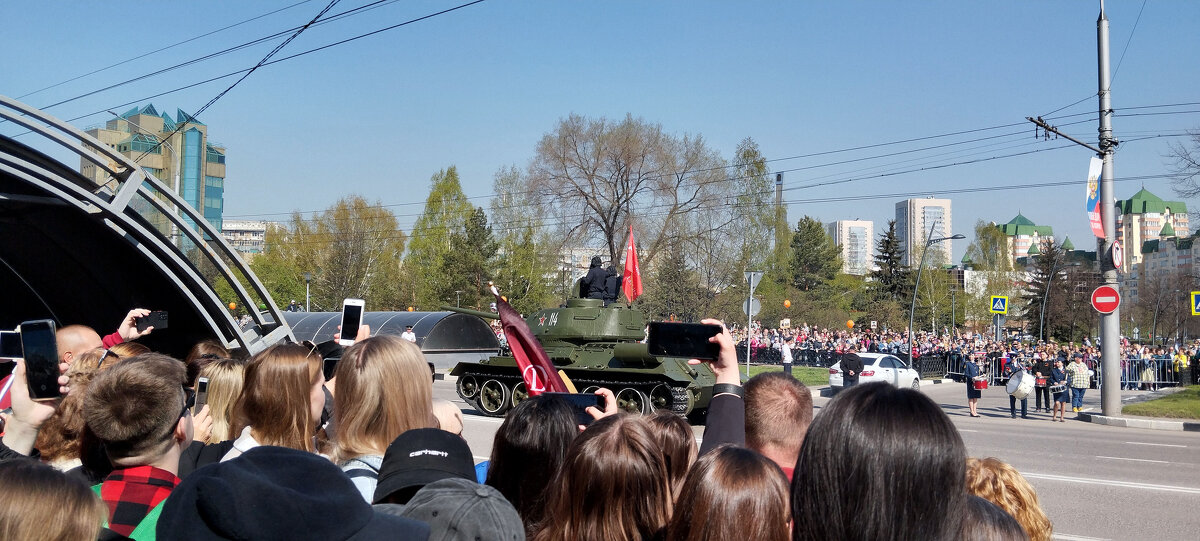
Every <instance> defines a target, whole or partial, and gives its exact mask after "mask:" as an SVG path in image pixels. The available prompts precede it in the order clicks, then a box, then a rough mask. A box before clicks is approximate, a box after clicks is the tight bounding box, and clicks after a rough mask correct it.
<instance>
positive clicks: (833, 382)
mask: <svg viewBox="0 0 1200 541" xmlns="http://www.w3.org/2000/svg"><path fill="white" fill-rule="evenodd" d="M858 357H859V358H860V359H862V362H863V369H862V374H860V375H859V376H858V383H859V385H862V384H863V383H870V382H873V381H886V382H888V383H891V384H892V385H894V386H896V387H901V388H904V387H907V388H910V389H914V390H915V389H919V388H921V374H918V373H917V371H916V370H913V369H912V368H909V367H908V365H907V364H905V363H904V361H902V360H900V359H898V358H896V357H894V356H892V355H888V354H886V353H859V354H858ZM829 386H830V387H833V392H834V393H837V392H838V391H840V390H842V363H840V362H837V363H834V364H833V366H831V367H829Z"/></svg>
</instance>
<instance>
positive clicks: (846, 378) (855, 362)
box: [842, 353, 863, 387]
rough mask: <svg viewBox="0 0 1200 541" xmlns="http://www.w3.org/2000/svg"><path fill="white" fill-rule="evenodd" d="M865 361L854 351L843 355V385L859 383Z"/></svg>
mask: <svg viewBox="0 0 1200 541" xmlns="http://www.w3.org/2000/svg"><path fill="white" fill-rule="evenodd" d="M862 370H863V362H862V358H861V357H859V356H858V355H855V354H853V353H847V354H846V355H845V356H843V357H842V386H843V387H853V386H855V385H858V376H859V374H861V373H862ZM851 374H853V375H851Z"/></svg>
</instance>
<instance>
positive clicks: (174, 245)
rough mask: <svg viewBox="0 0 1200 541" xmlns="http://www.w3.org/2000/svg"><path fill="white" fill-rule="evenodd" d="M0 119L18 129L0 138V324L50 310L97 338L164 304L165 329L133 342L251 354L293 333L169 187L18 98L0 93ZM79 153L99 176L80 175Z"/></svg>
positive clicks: (218, 238) (180, 350) (179, 351)
mask: <svg viewBox="0 0 1200 541" xmlns="http://www.w3.org/2000/svg"><path fill="white" fill-rule="evenodd" d="M0 119H4V120H7V121H9V122H10V123H11V124H9V125H10V126H13V127H16V128H18V129H23V130H28V132H27V133H24V134H21V135H22V139H21V141H17V140H16V139H15V138H13V137H8V136H5V135H0V299H3V302H0V328H5V329H11V328H13V327H15V326H16V325H17V324H19V323H20V322H22V321H27V320H32V319H42V318H48V319H53V320H55V321H56V322H57V323H58V324H59V325H67V324H84V325H88V326H91V327H93V328H94V329H96V330H97V331H98V332H99V333H100V334H102V335H103V334H108V333H110V332H113V331H115V330H116V328H117V326H118V325H119V323H120V322H121V320H122V319H123V318H124V316H125V314H126V313H127V312H128V311H129V310H130V309H131V308H135V307H140V308H149V309H151V310H166V311H167V312H168V314H169V322H170V326H169V328H168V329H163V330H162V331H161V332H155V333H153V334H151V335H150V336H148V337H146V338H144V339H143V340H142V341H143V342H145V343H146V345H148V346H150V347H151V348H152V349H154V350H156V351H162V352H165V353H170V354H174V355H179V356H181V355H183V354H184V353H186V352H187V350H188V348H190V347H191V345H192V344H194V343H195V342H197V341H198V340H200V339H204V338H211V339H216V340H217V341H219V342H221V343H222V344H223V345H225V346H226V347H230V348H243V349H244V350H246V351H247V352H249V353H256V352H258V351H260V350H262V349H264V348H266V347H267V346H269V345H271V344H274V343H276V342H279V341H281V340H285V339H289V340H290V339H294V338H293V337H292V334H291V331H290V329H288V327H287V325H286V324H283V325H279V324H275V323H274V322H273V321H277V320H281V318H271V317H269V316H270V314H278V313H279V309H278V308H277V307H276V306H275V303H274V302H273V301H272V300H271V298H270V296H269V295H268V294H267V292H266V289H265V288H264V287H263V286H262V283H260V282H259V280H258V278H257V277H255V276H254V274H253V272H251V271H250V269H249V267H248V266H247V265H246V264H245V262H243V261H242V260H241V258H240V257H239V256H238V255H237V253H236V252H235V251H234V249H233V248H232V247H231V246H230V245H229V243H228V242H226V241H225V238H224V237H223V236H222V235H221V234H220V232H219V231H217V229H216V228H214V227H213V226H212V225H211V224H210V223H209V222H208V221H207V220H205V219H204V216H203V215H202V214H201V213H199V212H198V211H196V210H195V209H193V208H192V207H190V206H189V205H188V204H187V203H186V202H185V201H184V200H183V199H181V198H180V197H179V195H178V194H176V193H175V192H174V189H173V188H172V187H170V186H168V185H166V184H164V183H162V182H160V181H159V180H158V179H156V178H154V177H153V176H152V175H149V174H148V173H147V172H146V170H145V169H143V168H142V167H139V166H138V165H137V164H136V163H134V162H133V161H131V160H130V159H128V158H126V157H125V156H124V155H122V154H121V153H119V152H117V151H116V150H114V149H113V148H111V147H109V146H108V145H106V144H104V143H102V142H100V141H98V140H96V139H95V138H93V137H91V136H89V135H87V134H86V133H83V132H82V131H80V130H78V129H76V128H75V127H73V126H71V125H70V124H68V123H66V122H63V121H60V120H58V119H56V118H53V117H51V116H49V115H47V114H45V113H43V112H41V111H39V110H37V109H34V108H32V107H29V106H26V105H24V104H22V103H20V102H18V101H15V100H12V99H10V98H6V97H4V96H0ZM80 158H82V163H83V164H85V166H87V167H94V168H95V170H96V171H98V172H99V173H98V175H97V176H96V178H100V179H101V180H98V181H94V180H92V179H91V178H89V177H86V176H84V175H82V174H81V173H79V170H78V167H79V166H80V164H81V162H80V161H77V160H79V159H80ZM218 290H223V291H231V292H232V293H227V294H226V296H227V297H226V298H222V297H221V296H220V295H219V294H218V293H217V291H218ZM229 295H232V297H229ZM231 302H232V303H233V304H234V306H235V308H234V309H232V310H231V309H230V308H229V307H228V306H227V305H228V304H229V303H231ZM258 306H266V310H265V314H266V315H264V314H263V313H260V312H259V311H258V310H251V311H250V312H249V313H250V314H251V317H252V318H253V319H254V320H255V323H256V324H255V325H250V326H247V328H242V327H241V326H239V325H238V321H237V320H236V316H237V315H238V312H240V311H242V310H244V309H245V308H246V307H258Z"/></svg>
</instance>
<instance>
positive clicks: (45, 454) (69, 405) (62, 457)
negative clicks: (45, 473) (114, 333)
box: [37, 348, 116, 472]
mask: <svg viewBox="0 0 1200 541" xmlns="http://www.w3.org/2000/svg"><path fill="white" fill-rule="evenodd" d="M113 358H116V355H114V354H113V353H111V352H109V351H108V350H106V349H103V348H96V349H93V350H90V351H85V352H83V353H82V354H80V355H79V356H78V357H76V358H75V362H73V363H71V368H69V369H68V370H67V374H66V375H67V378H68V379H69V380H70V382H71V383H70V386H71V392H70V393H69V394H68V395H67V396H66V397H65V398H63V400H62V403H61V404H59V406H58V410H56V411H55V412H54V415H52V416H51V417H50V418H49V419H47V420H46V422H45V423H43V424H42V428H41V430H40V431H39V432H38V438H37V449H38V451H39V452H41V454H42V461H43V462H45V463H47V464H49V465H51V466H53V467H54V468H55V469H57V470H59V471H64V472H65V471H67V470H70V469H72V468H75V467H78V466H80V465H81V464H82V461H81V460H80V453H81V450H80V437H81V436H82V435H83V425H84V421H83V397H84V395H86V394H87V388H88V384H90V383H91V382H92V378H93V377H95V376H96V374H97V373H98V372H99V370H100V366H101V363H104V362H106V361H108V360H109V359H113Z"/></svg>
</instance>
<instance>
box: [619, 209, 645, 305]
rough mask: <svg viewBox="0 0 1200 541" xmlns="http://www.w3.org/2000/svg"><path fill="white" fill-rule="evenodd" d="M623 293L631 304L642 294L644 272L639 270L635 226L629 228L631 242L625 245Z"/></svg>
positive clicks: (622, 279)
mask: <svg viewBox="0 0 1200 541" xmlns="http://www.w3.org/2000/svg"><path fill="white" fill-rule="evenodd" d="M621 291H623V292H624V293H625V298H626V299H629V302H631V303H632V302H633V301H635V300H637V298H638V296H640V295H641V294H642V271H641V270H640V269H638V260H637V245H636V244H635V243H634V240H633V225H630V226H629V240H628V241H627V242H626V243H625V273H624V275H622V277H621Z"/></svg>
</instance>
